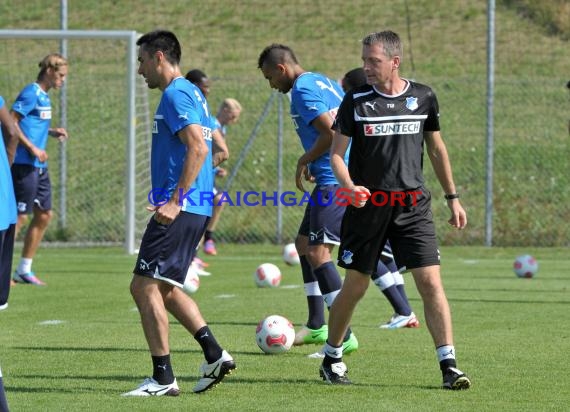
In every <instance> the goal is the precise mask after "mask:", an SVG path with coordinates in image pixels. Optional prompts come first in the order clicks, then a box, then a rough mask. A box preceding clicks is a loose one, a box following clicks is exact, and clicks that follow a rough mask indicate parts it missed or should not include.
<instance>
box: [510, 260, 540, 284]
mask: <svg viewBox="0 0 570 412" xmlns="http://www.w3.org/2000/svg"><path fill="white" fill-rule="evenodd" d="M513 269H514V270H515V274H516V275H517V276H518V277H519V278H529V279H530V278H533V277H535V276H536V273H537V272H538V262H537V261H536V259H535V258H534V257H532V256H531V255H521V256H517V258H516V259H515V262H514V263H513Z"/></svg>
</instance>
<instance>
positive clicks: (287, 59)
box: [257, 43, 299, 69]
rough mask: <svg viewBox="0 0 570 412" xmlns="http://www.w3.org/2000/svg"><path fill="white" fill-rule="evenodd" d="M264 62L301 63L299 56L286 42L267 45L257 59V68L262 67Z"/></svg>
mask: <svg viewBox="0 0 570 412" xmlns="http://www.w3.org/2000/svg"><path fill="white" fill-rule="evenodd" d="M264 63H271V64H282V63H294V64H299V61H298V60H297V56H295V53H294V52H293V50H292V49H291V48H290V47H289V46H285V45H284V44H278V43H273V44H271V45H269V46H267V47H266V48H265V49H263V51H262V52H261V54H260V55H259V59H258V60H257V68H258V69H261V67H263V64H264Z"/></svg>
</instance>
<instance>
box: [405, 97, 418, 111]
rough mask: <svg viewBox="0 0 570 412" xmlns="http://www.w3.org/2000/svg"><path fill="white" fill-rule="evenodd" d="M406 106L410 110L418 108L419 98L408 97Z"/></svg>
mask: <svg viewBox="0 0 570 412" xmlns="http://www.w3.org/2000/svg"><path fill="white" fill-rule="evenodd" d="M406 107H407V108H408V109H410V110H416V109H417V108H418V98H417V97H406Z"/></svg>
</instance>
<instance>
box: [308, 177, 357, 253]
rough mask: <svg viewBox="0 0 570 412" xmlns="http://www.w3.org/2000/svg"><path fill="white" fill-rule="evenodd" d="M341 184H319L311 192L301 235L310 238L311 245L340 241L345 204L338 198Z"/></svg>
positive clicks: (337, 242) (336, 243)
mask: <svg viewBox="0 0 570 412" xmlns="http://www.w3.org/2000/svg"><path fill="white" fill-rule="evenodd" d="M338 189H339V185H327V186H317V187H315V189H313V192H312V193H311V200H312V201H311V202H310V203H307V207H306V208H305V215H304V216H303V221H302V222H301V226H300V227H299V235H302V236H307V237H308V238H309V245H322V244H332V245H338V244H339V243H340V225H341V221H342V216H343V215H344V211H345V210H346V207H345V206H342V205H341V202H340V201H339V199H338V198H337V196H336V194H337V190H338Z"/></svg>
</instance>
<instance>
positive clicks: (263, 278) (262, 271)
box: [253, 263, 281, 288]
mask: <svg viewBox="0 0 570 412" xmlns="http://www.w3.org/2000/svg"><path fill="white" fill-rule="evenodd" d="M253 278H254V279H255V284H256V285H257V287H259V288H276V287H277V286H279V284H280V283H281V271H280V270H279V268H278V267H277V266H275V265H274V264H273V263H263V264H261V265H259V266H258V267H257V269H256V270H255V273H254V274H253Z"/></svg>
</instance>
